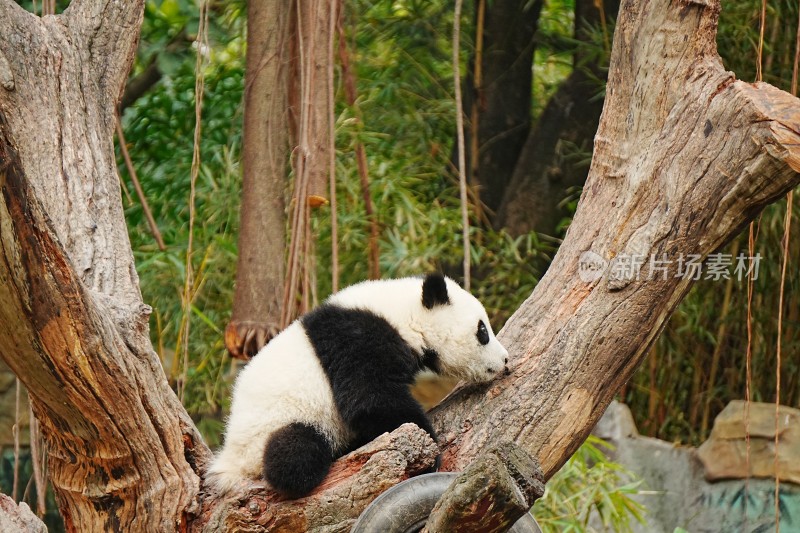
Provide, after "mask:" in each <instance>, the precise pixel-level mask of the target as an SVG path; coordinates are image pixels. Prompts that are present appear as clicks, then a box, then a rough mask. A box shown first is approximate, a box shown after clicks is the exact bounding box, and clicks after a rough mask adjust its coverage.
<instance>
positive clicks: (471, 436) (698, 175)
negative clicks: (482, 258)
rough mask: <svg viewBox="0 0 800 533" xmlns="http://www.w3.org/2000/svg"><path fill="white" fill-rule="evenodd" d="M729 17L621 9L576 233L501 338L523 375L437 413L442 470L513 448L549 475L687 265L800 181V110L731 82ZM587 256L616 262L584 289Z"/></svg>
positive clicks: (638, 348)
mask: <svg viewBox="0 0 800 533" xmlns="http://www.w3.org/2000/svg"><path fill="white" fill-rule="evenodd" d="M719 11H720V6H719V2H717V1H713V0H706V1H701V0H695V1H692V0H689V1H685V0H684V1H681V2H674V3H668V2H663V1H655V0H628V1H625V2H623V4H622V7H621V10H620V15H619V18H618V21H617V29H616V34H615V37H614V47H613V53H612V57H611V66H610V71H609V80H608V86H607V87H608V89H607V96H606V101H605V107H604V109H603V115H602V118H601V121H600V127H599V130H598V132H597V136H596V138H595V152H594V159H593V162H592V166H591V169H590V171H589V176H588V178H587V181H586V186H585V187H584V190H583V194H582V196H581V200H580V203H579V207H578V211H577V213H576V215H575V219H574V220H573V222H572V224H571V225H570V228H569V231H568V232H567V235H566V238H565V240H564V243H563V244H562V245H561V247H560V249H559V251H558V253H557V255H556V257H555V258H554V260H553V263H552V265H551V266H550V268H549V270H548V271H547V274H546V275H545V276H544V278H543V279H542V281H541V282H540V283H539V284H538V285H537V287H536V289H535V290H534V292H533V294H532V295H531V296H530V297H529V298H528V300H527V301H526V302H525V303H524V304H523V305H522V306H521V307H520V309H519V310H518V311H517V312H516V313H515V314H514V315H513V316H512V317H511V319H509V321H508V322H507V323H506V325H505V327H504V328H503V330H502V331H501V332H500V334H499V338H500V340H501V341H502V342H503V343H504V344H505V346H506V347H507V348H508V351H509V353H511V354H512V358H511V362H510V366H511V369H512V373H511V375H510V376H508V377H507V378H504V379H502V380H500V381H498V382H495V383H493V384H491V385H490V386H487V387H473V388H462V389H460V390H458V391H456V392H455V393H454V394H452V395H451V396H450V397H449V398H448V399H446V400H445V402H444V403H443V404H442V405H440V406H439V407H438V408H436V409H435V410H434V412H433V419H434V427H435V428H436V429H437V431H439V432H440V433H439V434H440V437H441V440H442V441H443V445H444V450H443V454H442V455H443V458H442V465H443V467H444V468H445V469H447V470H460V469H463V468H465V467H466V466H467V465H468V464H469V463H470V462H471V461H472V460H474V458H475V457H477V456H478V454H479V453H480V452H481V450H484V449H486V448H487V447H490V446H492V445H494V444H496V443H499V442H502V441H511V442H516V443H517V444H519V445H520V446H522V447H523V448H524V449H525V450H526V451H528V452H529V453H530V454H532V455H534V456H535V457H538V459H539V462H540V463H541V465H542V469H543V471H544V473H545V477H546V478H549V477H550V476H552V475H553V474H554V473H555V472H556V471H557V470H558V469H559V468H560V467H561V465H562V464H563V463H564V462H565V461H566V459H567V458H568V457H569V456H570V455H571V454H572V453H573V452H574V451H575V450H576V449H577V447H578V446H579V444H580V443H581V442H582V441H583V440H584V438H585V437H586V435H588V433H589V431H590V430H591V428H592V427H593V426H594V424H595V423H596V421H597V420H598V418H599V417H600V415H601V414H602V413H603V411H604V409H605V407H606V406H607V405H608V403H609V402H610V400H611V398H612V397H613V395H614V393H615V392H616V391H617V390H618V389H619V388H620V387H621V386H622V385H623V384H624V383H625V382H626V381H627V380H628V379H629V378H630V376H631V375H632V373H633V371H634V370H635V369H636V367H638V366H639V364H640V363H641V361H642V359H643V358H644V355H645V354H646V353H647V351H648V350H649V348H650V346H651V345H652V343H653V342H654V340H655V339H656V337H657V336H658V334H659V333H660V331H661V330H662V328H663V327H664V324H665V323H666V320H667V318H668V317H669V315H670V314H671V313H672V311H673V310H674V309H675V307H676V306H677V305H678V303H679V302H680V300H681V299H682V298H683V297H684V295H685V294H686V293H687V291H688V290H689V288H690V287H691V285H692V280H691V279H689V277H686V276H676V263H677V261H678V259H679V258H680V257H681V256H683V257H684V258H686V257H688V256H689V254H698V255H699V256H701V257H703V258H705V257H706V256H707V255H708V254H709V253H711V252H713V251H715V250H717V249H719V248H720V247H721V246H722V245H723V244H725V243H726V242H727V241H728V240H730V239H731V238H732V237H733V236H735V235H736V234H737V233H738V232H739V231H740V230H741V228H742V227H743V226H744V225H746V224H747V223H748V222H749V221H750V220H752V219H753V218H754V217H755V216H756V215H757V214H758V212H759V211H760V210H761V209H762V208H763V207H764V206H766V205H767V204H769V203H771V202H773V201H775V200H776V199H778V198H780V197H782V196H783V195H784V194H785V193H786V192H787V191H788V190H790V189H791V188H793V187H794V186H796V185H797V183H798V181H800V176H798V174H797V171H798V170H800V133H798V132H800V111H798V110H800V101H798V100H797V99H796V98H794V97H792V96H791V95H789V94H787V93H784V92H782V91H779V90H778V89H775V88H773V87H771V86H769V85H767V84H763V83H758V84H749V83H744V82H741V81H737V80H736V79H735V77H734V75H733V74H732V73H730V72H726V71H725V69H724V68H723V66H722V62H721V60H720V58H719V55H718V54H717V50H716V42H715V38H716V28H717V21H718V18H719ZM588 251H591V252H593V253H594V254H597V256H596V257H597V258H598V259H600V260H602V261H611V264H610V265H609V266H610V268H608V269H606V270H605V271H604V272H602V276H601V277H599V279H594V280H591V279H590V280H589V281H584V280H583V279H582V277H581V276H580V275H579V270H578V269H579V263H580V262H581V261H582V259H581V256H582V254H584V253H585V252H588ZM665 256H666V258H667V259H668V260H671V261H673V263H672V266H671V268H670V270H669V275H668V276H667V277H666V279H664V277H663V275H662V274H660V273H656V275H655V276H648V275H647V268H646V267H647V264H648V261H649V260H650V259H659V260H662V259H663V258H664V257H665ZM625 257H628V258H632V257H639V258H641V259H642V260H644V265H645V266H644V267H643V268H642V271H641V273H640V275H639V276H638V279H637V276H636V275H634V274H633V273H632V272H625V271H624V269H619V268H618V267H619V266H620V265H622V264H623V259H624V258H625ZM585 259H586V257H585V256H584V259H583V260H585ZM615 265H616V266H615ZM584 274H586V272H585V271H584ZM584 279H586V275H584Z"/></svg>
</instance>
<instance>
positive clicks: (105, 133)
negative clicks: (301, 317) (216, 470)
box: [0, 1, 208, 531]
mask: <svg viewBox="0 0 800 533" xmlns="http://www.w3.org/2000/svg"><path fill="white" fill-rule="evenodd" d="M2 6H3V7H6V8H7V6H6V5H5V4H2ZM99 6H105V7H104V9H105V10H104V11H102V12H100V11H93V9H95V8H97V9H99V8H100V7H99ZM106 8H107V9H106ZM82 9H83V10H85V11H83V12H81V11H80V10H82ZM11 14H12V15H13V16H11V17H10V18H9V19H2V18H0V35H2V36H6V35H11V36H12V37H14V38H13V39H8V40H3V39H2V38H1V37H0V53H2V54H3V55H4V56H5V58H6V59H7V60H8V62H9V67H10V70H11V72H12V74H13V76H14V79H15V87H14V90H13V91H7V90H4V89H0V192H2V198H1V199H0V200H1V201H0V323H2V324H4V327H3V328H1V329H0V347H1V348H2V349H0V356H2V357H3V359H4V360H5V361H6V363H7V364H8V366H9V367H10V368H11V369H12V370H13V371H14V372H15V373H16V374H17V376H18V377H19V378H20V380H21V381H22V382H23V383H24V384H25V386H26V387H27V388H28V390H29V392H30V395H31V404H32V407H33V409H34V412H35V414H36V416H37V418H38V419H39V421H40V422H41V428H42V433H43V435H44V437H45V439H46V440H47V444H48V453H49V457H48V463H49V466H50V477H51V481H52V483H53V486H54V488H55V491H56V496H57V499H58V502H59V507H60V509H61V511H62V514H63V515H64V519H65V523H66V525H67V528H68V530H71V531H72V530H77V531H97V530H131V529H132V528H133V529H136V530H143V531H169V530H173V529H175V528H176V527H177V525H178V523H179V522H180V521H181V520H182V517H183V516H184V513H186V512H187V510H188V509H190V508H191V506H192V504H193V502H194V498H195V496H196V494H197V492H198V490H199V474H200V471H201V470H202V469H203V468H204V464H205V462H206V460H207V458H208V450H207V448H206V447H205V445H204V444H203V443H202V440H201V439H200V436H199V434H198V432H197V431H196V429H195V428H194V425H193V424H192V421H191V419H190V418H189V416H188V414H187V413H186V411H185V410H184V409H183V408H182V406H181V405H180V402H179V401H178V400H177V398H176V397H175V395H174V393H173V392H172V391H171V390H170V389H169V386H168V384H167V382H166V379H165V377H164V373H163V370H162V368H161V364H160V361H159V360H158V357H157V356H156V354H155V353H154V352H153V350H152V347H151V345H150V341H149V334H148V325H147V322H148V316H149V313H150V309H149V307H147V306H146V305H144V304H143V302H142V299H141V294H140V292H139V286H138V279H137V275H136V271H135V268H134V263H133V256H132V253H131V248H130V243H129V241H128V236H127V230H126V228H125V221H124V217H123V213H122V205H121V199H120V191H119V179H118V176H117V172H116V162H115V159H114V151H113V144H112V131H113V127H114V120H115V107H116V103H117V101H116V100H117V97H118V96H119V93H120V91H121V89H122V84H123V82H124V78H125V75H126V74H127V71H128V69H129V68H130V64H131V61H132V59H133V52H134V49H135V44H136V36H137V35H138V26H136V25H137V24H138V23H139V22H140V21H141V16H142V2H140V1H137V2H99V3H95V4H92V5H89V4H87V3H86V2H74V3H73V5H72V7H71V8H70V10H69V13H65V14H64V15H59V16H48V17H45V18H43V19H39V18H37V17H33V16H32V15H30V14H24V13H20V12H14V11H11ZM95 15H96V16H95ZM93 16H94V18H92V17H93ZM115 25H116V27H115ZM89 26H91V27H89ZM9 28H10V30H11V33H10V34H9V33H8V31H9ZM15 32H16V33H15ZM112 34H113V35H112ZM20 36H22V37H20Z"/></svg>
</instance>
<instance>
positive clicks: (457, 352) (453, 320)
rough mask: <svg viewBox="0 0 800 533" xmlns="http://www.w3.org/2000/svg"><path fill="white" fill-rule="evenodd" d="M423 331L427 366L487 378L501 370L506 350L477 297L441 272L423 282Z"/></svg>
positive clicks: (474, 378) (451, 373) (466, 376)
mask: <svg viewBox="0 0 800 533" xmlns="http://www.w3.org/2000/svg"><path fill="white" fill-rule="evenodd" d="M422 306H423V308H424V309H423V320H422V322H423V328H422V329H423V331H422V335H423V338H424V340H425V344H426V347H425V348H426V359H427V360H428V361H430V362H431V364H430V365H429V366H431V367H433V368H432V370H435V371H437V372H439V373H441V374H443V375H447V376H452V377H455V378H459V379H465V380H468V381H475V382H481V381H489V380H491V379H494V378H495V377H497V376H499V375H500V374H502V373H503V371H504V370H505V369H506V364H507V363H508V351H507V350H506V349H505V348H504V347H503V345H502V344H500V342H499V341H498V340H497V338H496V337H495V336H494V332H493V331H492V326H491V324H489V317H488V316H487V315H486V310H485V309H484V308H483V305H482V304H481V303H480V302H479V301H478V299H477V298H475V297H474V296H472V295H471V294H470V293H468V292H467V291H465V290H464V289H462V288H461V287H460V286H459V285H458V284H457V283H456V282H454V281H453V280H451V279H449V278H446V277H444V276H442V275H441V274H429V275H428V276H427V277H426V278H425V279H424V281H423V282H422Z"/></svg>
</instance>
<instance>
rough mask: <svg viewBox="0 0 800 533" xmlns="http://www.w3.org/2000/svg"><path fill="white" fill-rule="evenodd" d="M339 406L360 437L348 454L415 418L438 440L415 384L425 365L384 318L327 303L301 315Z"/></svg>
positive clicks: (350, 425) (342, 414)
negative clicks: (415, 393) (414, 391)
mask: <svg viewBox="0 0 800 533" xmlns="http://www.w3.org/2000/svg"><path fill="white" fill-rule="evenodd" d="M301 322H302V324H303V327H304V328H305V330H306V334H307V335H308V338H309V339H310V341H311V344H312V345H313V346H314V350H315V351H316V353H317V357H319V361H320V363H321V364H322V368H323V369H324V370H325V373H326V374H327V375H328V380H329V381H330V384H331V389H332V390H333V398H334V401H335V402H336V407H337V408H338V409H339V413H340V414H341V416H342V419H343V420H344V422H345V423H346V424H347V425H348V427H349V428H350V429H351V430H352V432H353V435H354V438H353V441H352V442H350V443H349V446H348V447H347V449H346V450H340V451H339V453H344V452H347V451H350V450H354V449H356V448H358V447H359V446H362V445H363V444H366V443H367V442H369V441H371V440H372V439H374V438H375V437H377V436H378V435H381V434H382V433H385V432H388V431H392V430H394V429H397V428H398V427H399V426H401V425H402V424H405V423H406V422H413V423H414V424H417V425H418V426H419V427H421V428H422V429H424V430H425V431H427V432H428V434H430V435H431V437H432V438H433V440H434V441H435V440H436V434H435V433H434V431H433V428H432V427H431V424H430V422H429V421H428V419H427V417H426V416H425V413H424V411H423V410H422V406H420V404H419V403H417V401H416V400H414V398H413V397H412V396H411V392H410V391H409V385H410V384H411V383H412V382H413V380H414V377H415V376H416V374H417V373H418V372H419V371H420V368H421V366H422V365H423V361H422V354H420V353H418V352H416V351H415V350H414V349H413V348H412V347H411V346H409V345H408V344H407V343H406V342H405V341H404V340H403V338H402V337H401V336H400V334H399V333H398V332H397V330H396V329H395V328H394V327H393V326H392V325H391V324H389V322H387V321H386V320H385V319H384V318H381V317H379V316H378V315H376V314H374V313H372V312H370V311H366V310H363V309H345V308H342V307H339V306H337V305H330V304H326V305H322V306H320V307H318V308H317V309H315V310H314V311H311V312H310V313H308V314H307V315H305V316H304V317H303V318H301Z"/></svg>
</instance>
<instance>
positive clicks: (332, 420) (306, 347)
mask: <svg viewBox="0 0 800 533" xmlns="http://www.w3.org/2000/svg"><path fill="white" fill-rule="evenodd" d="M422 282H423V279H422V278H403V279H397V280H382V281H366V282H363V283H359V284H357V285H353V286H351V287H348V288H347V289H344V290H342V291H341V292H339V293H337V294H335V295H333V296H331V297H330V298H329V299H328V302H330V303H332V304H336V305H338V306H341V307H345V308H350V309H364V310H369V311H371V312H373V313H375V314H377V315H379V316H381V317H383V318H384V319H386V320H387V321H388V322H389V323H390V324H392V326H394V327H395V329H397V331H398V332H399V333H400V335H401V336H402V338H403V339H404V340H405V341H406V342H407V343H408V344H409V345H410V346H411V347H412V348H414V349H415V350H416V351H418V352H422V350H423V349H425V348H427V349H432V350H435V351H436V352H437V353H438V354H439V362H440V366H441V372H442V374H444V375H449V376H452V377H456V378H460V379H465V380H469V381H487V380H489V379H492V378H493V377H495V376H496V375H497V374H499V373H500V372H501V371H502V370H503V368H504V366H505V361H506V358H507V357H508V352H507V351H506V349H505V348H503V346H502V345H501V344H500V343H499V342H498V341H497V339H496V338H495V336H494V333H493V332H492V329H491V325H490V324H489V319H488V317H487V316H486V311H485V310H484V308H483V305H481V303H480V302H479V301H478V300H477V299H476V298H475V297H474V296H472V295H471V294H469V293H468V292H466V291H465V290H463V289H462V288H461V287H459V286H458V284H457V283H455V282H454V281H452V280H450V279H447V280H446V283H447V292H448V297H449V299H450V304H449V305H437V306H434V307H433V309H426V308H425V307H424V306H423V305H422ZM479 320H483V322H484V324H485V325H486V327H487V329H488V332H489V336H490V341H489V343H488V344H487V345H486V346H482V345H480V343H479V342H478V341H477V338H476V333H477V328H478V321H479ZM291 422H305V423H307V424H310V425H313V426H314V427H316V428H317V429H318V430H320V431H321V432H322V433H323V434H324V435H325V436H326V437H327V438H328V439H329V440H330V443H331V444H332V447H333V448H340V447H343V446H344V445H345V444H346V443H347V441H348V439H349V438H350V435H349V433H348V430H347V428H346V427H345V426H344V423H343V421H342V419H341V417H340V416H339V413H338V411H337V409H336V406H335V404H334V399H333V393H332V391H331V386H330V383H329V382H328V379H327V376H326V374H325V372H324V370H323V369H322V366H321V365H320V363H319V360H318V358H317V356H316V354H315V353H314V348H313V346H312V345H311V342H310V341H309V339H308V337H307V335H306V333H305V330H304V329H303V326H302V325H301V323H300V322H298V321H296V322H294V323H293V324H291V325H290V326H289V327H288V328H286V329H285V330H284V331H283V332H281V333H280V334H279V335H278V336H276V337H275V338H274V339H273V340H272V341H271V342H270V343H269V344H267V345H266V346H265V347H264V348H263V349H262V350H261V351H260V352H259V353H258V354H257V355H256V356H255V357H254V358H253V359H252V360H251V361H250V362H249V363H248V364H247V366H246V367H245V368H244V369H243V370H242V371H241V373H240V374H239V377H238V378H237V380H236V384H235V386H234V392H233V401H232V404H231V415H230V417H229V419H228V424H227V429H226V436H225V445H224V447H223V449H222V451H221V452H220V453H219V454H218V455H217V457H216V458H215V460H214V462H213V464H212V465H211V468H210V469H209V472H208V479H209V482H210V483H212V484H213V485H215V486H216V487H217V488H218V490H221V491H223V492H226V491H229V490H230V489H232V488H233V487H234V486H235V485H236V484H237V483H238V482H239V481H240V480H243V479H258V478H260V477H261V467H262V460H263V454H264V449H265V446H266V443H267V440H268V438H269V437H270V435H271V434H272V433H273V432H274V431H276V430H278V429H280V428H281V427H283V426H285V425H287V424H289V423H291Z"/></svg>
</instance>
